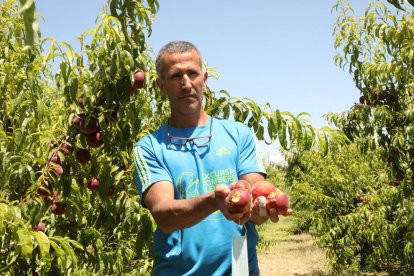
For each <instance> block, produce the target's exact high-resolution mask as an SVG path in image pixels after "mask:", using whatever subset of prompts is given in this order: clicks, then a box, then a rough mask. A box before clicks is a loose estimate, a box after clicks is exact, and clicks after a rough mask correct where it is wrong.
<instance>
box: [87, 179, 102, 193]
mask: <svg viewBox="0 0 414 276" xmlns="http://www.w3.org/2000/svg"><path fill="white" fill-rule="evenodd" d="M100 184H101V181H100V180H99V178H96V177H92V178H91V179H89V181H88V184H87V187H88V189H89V190H92V191H96V190H97V189H98V188H99V185H100Z"/></svg>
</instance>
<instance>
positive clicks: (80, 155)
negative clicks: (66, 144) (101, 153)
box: [75, 149, 91, 165]
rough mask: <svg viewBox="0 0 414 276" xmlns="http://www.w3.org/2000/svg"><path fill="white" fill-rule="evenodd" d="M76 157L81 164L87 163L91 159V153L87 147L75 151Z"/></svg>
mask: <svg viewBox="0 0 414 276" xmlns="http://www.w3.org/2000/svg"><path fill="white" fill-rule="evenodd" d="M75 158H76V161H78V162H79V163H80V164H81V165H85V164H86V163H88V162H89V161H90V160H91V153H90V152H89V150H87V149H79V150H77V151H76V153H75Z"/></svg>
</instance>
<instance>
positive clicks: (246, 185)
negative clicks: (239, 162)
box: [229, 179, 251, 192]
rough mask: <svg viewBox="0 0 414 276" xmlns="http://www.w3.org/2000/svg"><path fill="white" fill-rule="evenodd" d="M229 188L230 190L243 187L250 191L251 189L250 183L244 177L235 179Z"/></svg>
mask: <svg viewBox="0 0 414 276" xmlns="http://www.w3.org/2000/svg"><path fill="white" fill-rule="evenodd" d="M229 188H230V190H235V189H243V190H246V191H249V192H250V191H251V186H250V183H249V182H247V181H245V180H242V179H238V180H236V181H234V182H233V183H231V184H230V186H229Z"/></svg>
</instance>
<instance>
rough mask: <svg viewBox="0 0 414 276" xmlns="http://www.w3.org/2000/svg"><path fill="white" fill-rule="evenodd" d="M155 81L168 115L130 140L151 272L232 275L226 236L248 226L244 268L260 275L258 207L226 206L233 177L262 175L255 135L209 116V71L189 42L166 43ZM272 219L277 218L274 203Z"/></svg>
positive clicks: (252, 180) (229, 243)
mask: <svg viewBox="0 0 414 276" xmlns="http://www.w3.org/2000/svg"><path fill="white" fill-rule="evenodd" d="M156 69H157V73H158V79H157V85H158V87H159V89H160V91H161V92H162V93H163V95H165V96H166V97H167V98H168V100H169V103H170V107H171V117H170V118H169V120H168V122H167V123H166V124H165V125H163V126H161V127H160V128H159V129H158V130H157V131H155V132H154V133H152V134H150V135H147V136H146V137H144V138H143V139H141V140H140V141H139V142H138V143H137V144H136V146H135V148H134V165H135V176H136V181H137V186H138V189H139V192H140V195H141V199H142V203H143V205H144V206H145V207H146V208H148V209H149V211H150V212H151V214H152V216H153V218H154V220H155V222H156V223H157V226H158V227H157V230H156V232H155V233H154V251H155V254H156V256H157V259H156V261H155V266H154V274H155V275H231V263H232V259H231V258H232V257H231V256H232V255H231V254H232V238H233V237H234V236H241V235H244V232H245V230H244V227H243V225H244V226H245V229H246V232H247V234H246V235H247V241H248V242H247V243H248V259H249V270H250V275H259V267H258V261H257V254H256V244H257V241H258V234H257V231H256V229H255V224H261V223H263V222H265V221H266V218H263V217H260V216H259V215H258V212H256V211H252V210H249V212H246V213H244V214H243V213H235V214H233V213H230V212H229V210H228V208H227V207H226V202H225V199H226V197H227V195H228V194H229V192H230V191H229V188H228V186H229V185H230V183H232V182H234V181H235V180H237V179H243V180H246V181H248V182H250V183H251V184H252V185H254V183H255V182H257V181H260V180H264V178H265V176H266V172H265V170H264V169H263V168H262V166H261V165H260V163H259V162H258V156H257V154H256V148H255V139H254V137H253V134H252V132H251V131H250V129H249V128H248V127H247V126H245V125H244V124H242V123H239V122H233V121H229V120H221V119H217V118H213V117H210V116H209V115H208V114H207V113H206V112H205V110H204V106H203V103H202V102H203V90H204V88H206V82H207V78H208V74H207V72H206V70H205V69H204V66H203V62H202V57H201V54H200V53H199V51H198V49H197V48H196V47H195V46H194V45H193V44H191V43H189V42H184V41H178V42H171V43H168V44H167V45H165V46H164V47H163V48H162V49H161V50H160V52H159V54H158V56H157V58H156ZM270 219H271V220H272V221H277V219H278V217H277V211H276V210H271V212H270Z"/></svg>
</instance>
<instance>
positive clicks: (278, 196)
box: [266, 191, 289, 212]
mask: <svg viewBox="0 0 414 276" xmlns="http://www.w3.org/2000/svg"><path fill="white" fill-rule="evenodd" d="M266 208H267V209H271V208H273V209H277V210H278V211H281V212H286V211H287V209H288V208H289V197H288V195H287V194H286V193H285V192H282V191H274V192H271V193H270V194H269V195H268V196H267V203H266Z"/></svg>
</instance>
